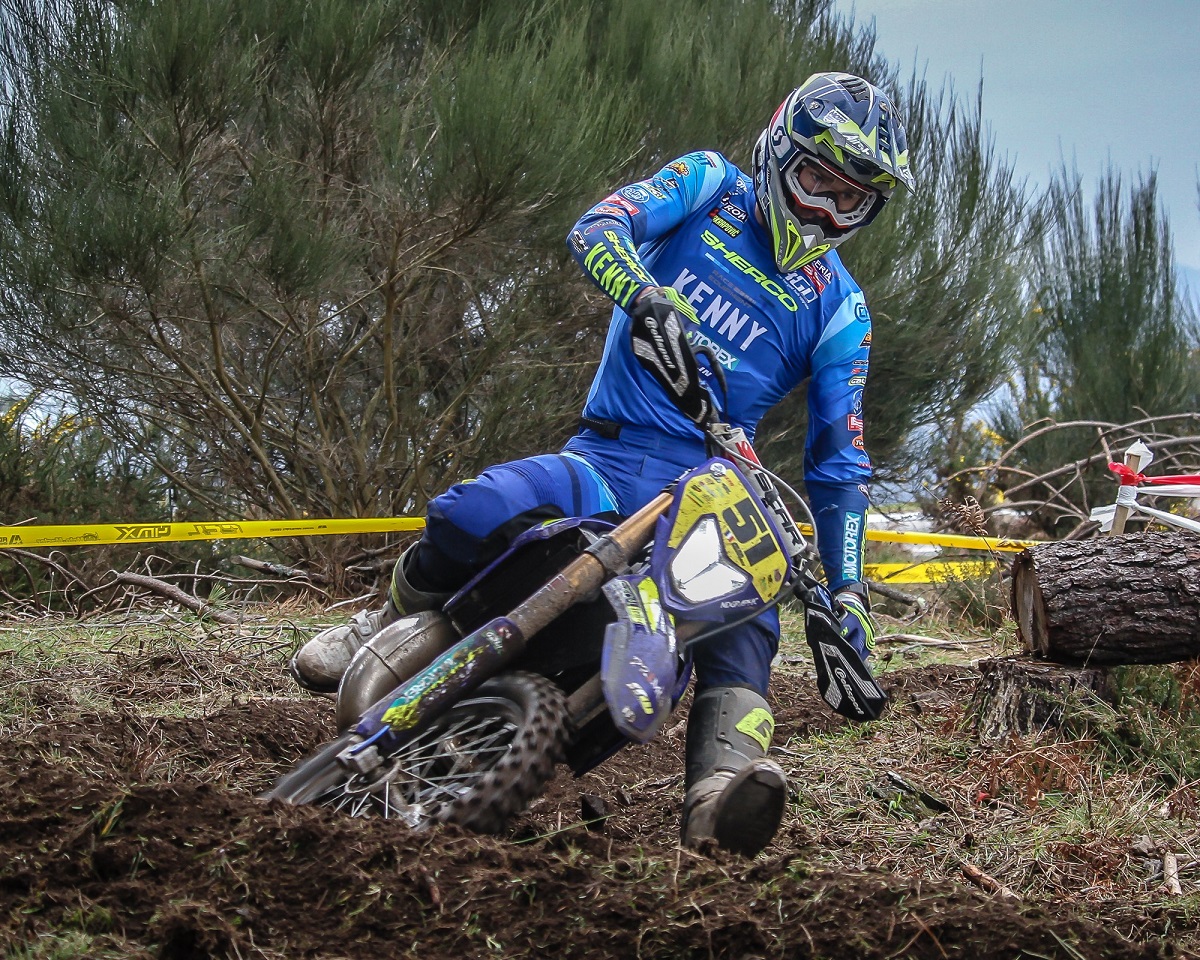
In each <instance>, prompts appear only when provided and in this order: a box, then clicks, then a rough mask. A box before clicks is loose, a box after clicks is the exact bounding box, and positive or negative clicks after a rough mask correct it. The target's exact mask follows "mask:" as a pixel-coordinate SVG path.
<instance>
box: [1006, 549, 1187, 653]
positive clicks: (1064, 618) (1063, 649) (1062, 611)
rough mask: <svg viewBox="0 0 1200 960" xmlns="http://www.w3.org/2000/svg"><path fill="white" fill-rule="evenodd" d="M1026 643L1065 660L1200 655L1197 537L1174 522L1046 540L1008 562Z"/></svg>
mask: <svg viewBox="0 0 1200 960" xmlns="http://www.w3.org/2000/svg"><path fill="white" fill-rule="evenodd" d="M1012 609H1013V614H1014V616H1015V618H1016V621H1017V628H1018V631H1019V633H1020V637H1021V640H1022V642H1023V643H1024V644H1025V647H1026V648H1027V649H1028V650H1029V651H1030V652H1031V653H1033V654H1034V655H1035V656H1038V657H1041V658H1042V659H1045V660H1052V661H1055V662H1057V663H1063V664H1083V665H1087V666H1107V665H1115V664H1133V663H1173V662H1175V661H1179V660H1190V659H1192V658H1194V657H1197V656H1200V537H1198V536H1196V535H1195V534H1190V533H1184V532H1180V531H1171V532H1167V533H1137V534H1125V535H1123V536H1119V537H1105V538H1102V539H1099V540H1075V541H1063V542H1060V543H1047V544H1045V545H1038V546H1036V547H1030V548H1029V549H1027V550H1023V551H1022V552H1021V553H1019V554H1018V555H1017V558H1016V560H1015V561H1014V562H1013V576H1012Z"/></svg>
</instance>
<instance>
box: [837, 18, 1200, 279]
mask: <svg viewBox="0 0 1200 960" xmlns="http://www.w3.org/2000/svg"><path fill="white" fill-rule="evenodd" d="M835 3H836V7H837V9H838V10H839V11H840V12H841V13H843V14H847V15H848V14H850V13H851V12H853V13H854V16H855V20H856V21H857V22H859V23H862V24H869V23H870V22H871V20H872V19H874V21H875V26H876V33H877V49H878V50H879V51H880V52H881V53H882V54H883V55H884V56H886V57H887V58H888V59H889V60H891V61H893V62H898V63H899V64H900V67H901V76H902V77H904V78H907V76H908V75H909V73H910V72H911V69H912V67H913V65H914V63H915V64H916V66H917V68H918V69H919V70H925V71H926V75H927V77H928V79H929V80H930V81H931V84H932V85H933V86H934V87H935V88H936V87H937V86H938V85H939V83H940V81H941V79H942V78H943V77H944V76H947V75H949V76H950V77H952V78H953V80H954V85H955V88H956V90H957V91H958V92H959V93H961V94H963V95H964V96H967V97H973V96H974V93H975V90H976V89H977V87H978V84H979V79H980V76H981V75H982V77H983V118H984V120H985V122H987V123H989V124H990V126H991V129H992V132H993V134H994V135H995V138H996V144H997V147H998V148H999V149H1000V151H1001V152H1003V153H1007V154H1008V155H1009V157H1010V159H1011V160H1012V161H1013V162H1014V164H1015V166H1016V168H1017V170H1018V172H1019V173H1021V174H1023V175H1027V176H1028V177H1029V179H1030V181H1031V182H1033V183H1036V184H1037V185H1038V186H1044V185H1045V184H1046V183H1047V182H1048V181H1049V178H1050V173H1051V171H1052V170H1056V169H1058V168H1059V166H1060V165H1061V162H1062V160H1064V159H1065V160H1066V162H1067V165H1068V166H1070V165H1071V164H1072V162H1074V164H1075V165H1076V167H1077V169H1078V170H1079V172H1080V174H1081V175H1082V176H1083V178H1084V182H1085V185H1086V184H1090V185H1093V186H1094V184H1095V182H1096V181H1097V180H1098V178H1099V177H1100V175H1101V174H1102V173H1103V171H1104V170H1105V169H1106V167H1107V165H1108V163H1109V161H1110V160H1111V161H1112V164H1113V165H1114V166H1115V167H1116V168H1117V169H1118V170H1120V171H1122V173H1123V174H1124V175H1125V179H1126V182H1130V181H1132V180H1133V179H1134V178H1135V177H1136V175H1137V174H1138V173H1139V172H1142V173H1146V172H1148V171H1149V170H1150V169H1152V168H1153V169H1156V170H1157V171H1158V186H1159V202H1160V203H1161V204H1162V205H1163V207H1164V209H1165V210H1166V212H1167V214H1168V216H1169V217H1170V221H1171V232H1172V235H1173V237H1174V245H1175V258H1176V261H1177V263H1178V264H1179V265H1180V267H1183V268H1187V269H1185V270H1184V271H1183V273H1184V275H1185V277H1186V278H1187V280H1188V282H1189V285H1190V286H1191V288H1192V290H1193V292H1194V293H1195V292H1198V291H1200V212H1198V211H1197V208H1196V181H1197V180H1198V179H1200V172H1198V170H1200V103H1198V100H1200V50H1198V46H1200V0H1136V2H1128V0H835ZM913 165H914V169H915V170H917V172H918V176H919V170H920V158H919V157H914V159H913Z"/></svg>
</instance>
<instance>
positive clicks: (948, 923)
mask: <svg viewBox="0 0 1200 960" xmlns="http://www.w3.org/2000/svg"><path fill="white" fill-rule="evenodd" d="M279 660H280V663H281V662H282V655H280V657H279ZM239 671H240V666H239V663H238V661H237V658H236V656H235V655H232V654H230V655H227V656H226V657H225V658H224V659H223V660H221V658H216V659H215V660H214V659H209V660H204V659H200V658H196V657H190V656H175V655H172V654H170V653H161V654H157V655H155V656H151V657H145V656H141V657H119V658H116V659H114V660H112V661H110V662H107V663H106V664H105V665H103V667H102V668H99V669H97V668H96V666H95V665H94V664H88V665H81V666H78V667H71V666H70V665H66V666H63V667H61V668H57V669H55V670H50V671H46V672H45V673H44V675H34V676H31V674H30V671H29V670H28V669H27V668H26V667H24V666H21V665H16V664H11V663H10V664H9V665H7V666H6V665H4V662H3V659H0V693H4V694H8V695H10V696H11V695H13V694H14V693H15V692H16V691H20V693H21V696H22V697H23V700H22V706H21V708H20V710H19V711H16V715H15V716H12V717H10V719H9V720H8V721H7V724H6V725H7V728H8V729H7V730H6V731H5V737H4V740H3V742H2V743H0V942H2V943H3V944H4V946H5V948H6V952H5V953H4V954H3V956H4V957H5V960H17V958H21V960H27V958H28V960H32V958H35V957H39V958H40V957H47V958H48V957H55V958H71V957H85V956H86V957H157V958H164V960H194V958H203V957H223V958H224V957H229V958H251V957H265V958H277V957H279V958H281V957H287V958H301V957H304V958H310V957H311V958H362V960H369V958H389V960H392V958H397V957H421V958H425V960H434V958H451V957H453V958H461V957H485V956H497V957H546V956H560V957H580V958H593V957H594V958H601V957H604V958H608V957H621V958H623V957H630V958H633V957H643V958H662V957H696V958H707V957H718V958H739V960H750V958H767V957H799V958H806V957H823V958H834V960H840V958H877V960H884V958H895V957H922V958H931V960H932V958H947V957H962V958H969V960H993V958H995V960H1001V958H1003V960H1012V958H1016V957H1031V958H1033V957H1040V958H1050V957H1053V958H1064V960H1078V958H1081V957H1085V958H1089V960H1094V958H1101V957H1145V958H1150V957H1177V956H1190V955H1191V954H1189V953H1187V952H1186V950H1185V949H1184V948H1183V947H1182V946H1180V945H1179V941H1177V940H1176V939H1175V938H1176V936H1178V935H1180V934H1181V933H1186V934H1187V936H1188V937H1190V938H1191V940H1189V941H1187V942H1195V929H1196V924H1195V922H1194V921H1192V920H1191V919H1190V918H1188V917H1187V916H1186V915H1181V914H1180V913H1178V912H1177V913H1175V914H1173V915H1169V914H1168V913H1166V912H1158V913H1155V911H1153V910H1150V911H1142V912H1141V913H1139V914H1138V915H1137V916H1136V917H1135V918H1134V919H1133V920H1131V919H1130V917H1129V916H1128V915H1126V914H1124V913H1122V914H1121V915H1120V916H1118V915H1116V914H1115V913H1113V914H1111V915H1106V914H1105V913H1104V912H1103V911H1099V912H1098V911H1097V910H1095V909H1093V908H1088V909H1084V908H1082V907H1081V906H1080V904H1078V903H1076V904H1069V903H1060V902H1054V901H1043V902H1033V903H1031V902H1028V901H1025V902H1017V901H1014V900H1010V899H1006V898H1003V897H1001V896H993V895H989V894H987V893H986V892H984V891H982V890H980V889H977V888H976V887H974V886H971V885H969V884H968V883H966V882H965V880H963V879H962V875H961V873H959V872H958V871H956V870H955V869H953V863H952V862H949V861H948V862H947V865H946V869H945V871H944V877H943V878H942V879H937V878H930V877H924V878H922V877H917V878H916V879H914V877H913V876H911V875H905V872H904V871H903V870H885V869H880V868H878V867H876V866H872V865H871V863H870V862H863V863H862V864H861V866H859V867H857V868H853V869H851V868H847V867H837V868H833V867H830V866H829V865H828V858H827V857H823V856H822V853H823V846H824V845H825V844H827V843H830V842H831V841H830V839H829V838H828V837H825V836H820V837H818V836H815V835H814V833H813V831H812V829H811V823H810V825H809V826H806V825H805V823H803V822H801V820H799V819H794V818H792V817H790V816H789V819H788V820H787V821H786V822H785V826H784V829H783V830H782V831H781V833H780V835H779V837H778V838H777V839H776V841H775V843H774V844H773V846H772V847H771V848H769V850H768V851H767V852H766V853H765V854H763V855H762V856H761V857H759V858H758V859H757V860H756V861H754V862H747V861H745V860H741V859H738V858H736V857H732V856H727V855H723V854H722V853H720V852H719V851H710V855H709V856H703V855H699V854H696V853H693V852H690V851H685V850H681V849H680V848H679V847H678V845H677V843H676V836H677V829H678V821H677V815H678V806H679V800H680V792H681V779H682V778H681V764H682V748H683V741H682V723H678V724H676V725H675V726H674V727H672V728H671V729H670V730H669V731H668V732H667V733H666V734H665V735H664V736H662V737H660V738H659V740H658V741H656V742H655V743H653V744H651V745H648V746H646V747H637V748H630V749H627V750H626V751H624V752H623V753H621V754H619V755H618V756H617V757H615V758H614V759H613V760H611V761H610V762H609V763H608V764H607V765H606V766H604V767H602V768H601V770H600V771H598V772H596V773H593V774H589V775H587V776H586V777H584V778H582V779H580V780H578V781H572V780H570V779H569V777H568V776H567V775H566V774H565V773H564V774H561V775H560V777H559V779H558V780H556V781H555V783H554V784H553V786H552V788H551V790H550V792H549V793H548V795H546V796H545V797H543V798H542V799H540V800H539V801H537V802H535V804H534V805H533V807H532V808H531V809H530V811H529V812H528V813H527V814H525V815H523V816H522V817H520V818H519V819H518V820H517V821H515V822H514V823H513V824H512V827H511V830H510V831H509V832H508V833H506V834H505V835H503V836H498V837H481V836H475V835H471V834H467V833H464V832H462V831H460V830H458V829H456V828H445V829H436V830H432V831H430V832H426V833H422V834H413V833H411V832H409V831H407V830H406V829H405V828H404V827H402V826H400V825H398V824H396V823H390V822H382V821H370V820H351V819H347V818H344V817H341V816H338V815H334V814H332V813H330V812H328V811H325V810H321V809H310V808H293V807H288V806H286V805H282V804H279V803H267V802H264V801H262V800H260V799H258V794H259V793H261V791H263V790H264V789H265V788H266V787H268V786H269V785H270V784H271V783H272V782H273V781H274V779H275V778H276V777H278V776H279V774H280V773H281V772H282V771H284V770H285V769H286V767H287V766H288V765H289V764H290V763H292V762H294V761H295V760H296V759H298V758H299V757H301V756H302V755H304V754H305V753H307V752H309V751H310V750H311V749H312V748H313V747H314V746H315V745H317V744H318V743H319V742H320V741H322V739H324V738H327V737H328V736H329V735H330V734H331V733H332V720H331V713H332V709H331V705H330V704H329V703H328V701H324V700H319V699H310V698H304V697H301V696H299V695H297V694H296V693H294V692H293V691H291V690H290V688H289V684H288V682H287V681H286V680H285V679H284V678H283V676H282V670H281V669H278V668H277V667H276V668H274V669H273V670H272V671H268V672H267V676H269V677H270V678H271V679H270V680H269V682H264V681H262V680H261V677H259V676H255V677H252V678H247V677H246V676H244V675H243V674H242V673H240V672H239ZM974 676H975V673H974V671H973V669H972V668H970V667H965V666H955V667H947V666H927V667H916V668H913V669H902V670H896V671H890V672H888V673H887V675H886V682H885V685H886V686H888V687H889V688H890V693H891V696H892V706H891V708H890V709H891V710H892V711H901V712H903V711H908V712H910V713H912V714H913V715H916V714H920V715H921V716H922V718H923V722H926V723H928V722H930V716H931V712H936V710H942V711H943V713H944V714H945V716H943V717H942V720H946V719H947V718H949V719H953V716H952V715H953V714H954V712H955V711H960V712H961V709H962V701H963V699H964V693H969V690H970V688H971V686H972V684H973V682H974V680H973V678H974ZM214 688H218V689H222V690H224V694H223V695H222V696H221V697H217V698H213V697H211V696H210V694H211V691H212V690H213V689H214ZM952 689H953V690H954V691H955V692H954V695H953V696H952V697H947V696H945V694H946V692H947V691H950V690H952ZM199 691H206V694H205V697H206V698H204V697H201V694H200V693H199ZM189 701H193V706H194V704H195V703H200V702H201V701H203V707H202V709H200V711H199V714H198V715H197V713H196V711H195V710H191V711H189V710H188V709H187V705H188V703H189ZM97 704H100V705H101V708H100V709H96V708H95V707H96V705H97ZM931 704H932V706H931ZM775 708H776V711H777V720H778V732H777V738H776V742H777V743H780V744H787V751H786V752H785V753H783V754H781V757H782V761H783V762H784V764H785V766H787V767H789V770H790V773H791V776H792V778H793V780H794V781H795V782H796V783H797V785H798V786H799V787H800V788H801V789H803V788H804V786H805V783H806V778H809V779H811V777H810V775H809V774H806V771H805V769H804V761H803V755H804V752H805V747H806V745H810V746H812V747H813V749H820V741H821V738H822V737H828V736H830V735H832V734H836V733H837V732H838V730H839V728H840V727H841V724H842V722H841V721H840V720H839V719H837V718H836V717H834V716H833V715H832V714H831V713H830V712H829V711H828V710H827V709H826V708H825V706H824V705H823V704H822V703H821V702H820V701H819V700H818V699H817V697H816V694H815V693H814V692H813V691H812V690H811V687H810V685H809V684H807V683H806V682H805V681H804V680H803V678H802V677H801V676H800V675H799V674H794V675H788V674H784V675H781V676H780V678H779V681H778V682H777V684H776V690H775ZM10 712H11V708H10ZM679 719H680V720H682V714H680V716H679ZM585 811H586V814H585ZM598 815H599V816H604V817H605V819H602V820H596V817H597V816H598ZM585 818H586V819H588V820H591V821H593V822H590V823H585V822H584V820H585ZM970 842H971V839H970V837H969V836H963V837H960V838H957V839H956V840H955V841H954V843H955V844H957V845H959V846H961V847H963V848H966V847H968V846H969V845H970ZM850 853H851V854H852V851H850ZM850 859H853V858H852V856H851V857H850ZM1185 940H1186V938H1185Z"/></svg>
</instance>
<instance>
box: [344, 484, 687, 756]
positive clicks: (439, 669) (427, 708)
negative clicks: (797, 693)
mask: <svg viewBox="0 0 1200 960" xmlns="http://www.w3.org/2000/svg"><path fill="white" fill-rule="evenodd" d="M673 499H674V497H673V495H672V494H671V493H661V494H659V495H658V496H657V497H655V498H654V499H653V500H651V501H650V503H648V504H646V506H644V507H642V509H641V510H639V511H638V512H637V513H635V514H633V516H631V517H630V518H629V519H628V520H625V521H624V522H623V523H621V524H620V525H619V526H618V527H616V528H615V529H613V530H610V531H609V532H608V533H606V534H604V535H603V536H601V537H600V538H598V539H597V540H596V542H595V543H593V544H591V545H590V546H588V547H587V549H586V550H585V551H584V552H583V553H581V554H580V555H579V556H578V557H576V558H575V559H574V560H572V561H571V562H570V563H569V564H567V565H566V566H565V567H564V568H563V569H562V570H561V571H560V572H559V573H557V574H555V575H554V576H553V577H552V578H551V579H550V580H548V581H547V582H546V583H545V584H544V585H543V586H542V587H540V588H539V589H538V590H537V591H536V592H534V593H533V595H532V596H530V597H529V598H528V599H527V600H526V601H525V602H524V603H522V604H521V605H520V606H518V607H517V608H516V609H515V610H513V611H511V612H510V613H509V614H508V616H506V617H497V618H496V619H495V620H492V621H490V622H489V623H486V624H484V625H483V626H482V627H480V628H479V629H478V630H476V631H474V632H473V633H470V634H468V635H467V636H466V637H464V638H463V639H462V640H460V641H459V642H458V643H456V644H455V645H454V646H453V647H451V648H450V649H449V650H447V651H446V652H445V653H443V654H442V655H441V656H439V657H438V658H437V659H436V660H434V661H433V662H432V663H431V664H430V665H429V666H428V667H426V668H425V669H424V670H422V671H421V672H420V673H418V674H416V675H415V676H413V677H412V678H411V679H409V680H407V681H405V682H404V683H402V684H401V685H400V686H399V687H397V688H395V689H394V690H392V692H391V693H389V694H387V696H385V697H383V698H382V699H381V700H379V701H377V702H376V703H375V704H373V705H372V706H371V707H369V708H368V709H367V711H366V712H365V713H364V714H363V715H362V717H361V718H360V719H359V721H358V724H357V725H356V726H355V728H354V732H355V733H356V734H358V736H360V737H362V738H363V739H362V741H360V742H358V743H356V744H354V745H353V746H351V747H348V748H347V749H346V750H344V751H343V752H342V753H341V754H339V755H338V759H339V760H340V761H341V763H342V764H343V765H345V766H346V767H349V768H350V769H352V770H354V771H356V772H357V773H360V774H363V775H367V774H370V773H371V772H372V771H373V770H375V769H376V768H378V767H379V766H380V765H381V764H382V763H383V762H384V758H386V757H389V756H391V755H392V754H393V753H395V752H396V751H397V750H399V749H400V747H401V746H403V745H404V743H406V742H407V741H409V740H411V739H413V738H414V737H416V736H417V735H418V734H419V733H420V732H421V731H422V730H423V729H425V728H426V727H427V726H428V725H429V724H430V723H432V722H433V721H434V720H435V719H437V718H438V717H439V716H441V715H442V714H443V713H445V712H446V710H448V709H449V708H450V707H451V706H452V705H453V704H455V703H458V702H459V701H460V700H462V699H463V698H464V697H466V696H467V695H468V694H470V693H472V692H474V691H475V690H476V689H477V688H478V687H479V686H480V685H482V684H483V683H484V681H486V680H489V679H490V678H492V677H494V676H496V675H497V674H498V673H500V672H501V671H502V670H503V669H504V668H505V667H506V666H507V665H508V664H509V663H511V662H512V661H513V660H514V659H516V658H517V657H518V656H520V655H521V653H522V651H524V649H525V644H526V642H527V641H528V639H529V638H530V637H532V636H534V635H535V634H536V633H537V632H538V631H539V630H541V629H543V628H544V627H546V626H547V625H548V624H550V623H551V622H553V621H554V620H555V619H556V618H558V617H559V616H560V615H561V614H562V613H563V612H564V611H566V610H567V609H568V608H569V607H571V606H573V605H574V604H575V603H576V602H578V601H579V600H580V599H582V598H584V597H587V596H589V595H591V594H593V593H594V592H595V591H596V590H598V589H600V587H601V585H603V583H604V582H605V581H606V580H608V579H609V578H611V577H614V576H616V575H618V574H619V573H622V572H623V571H624V570H625V569H626V568H628V566H629V564H630V563H631V561H632V559H633V557H634V556H635V555H636V554H637V553H638V551H640V550H641V549H642V548H643V547H644V546H645V545H646V544H647V543H649V542H650V538H651V537H652V536H653V534H654V525H655V523H656V522H657V520H658V518H659V517H660V516H661V515H662V514H664V513H665V512H666V511H667V509H668V508H669V507H670V505H671V502H672V500H673Z"/></svg>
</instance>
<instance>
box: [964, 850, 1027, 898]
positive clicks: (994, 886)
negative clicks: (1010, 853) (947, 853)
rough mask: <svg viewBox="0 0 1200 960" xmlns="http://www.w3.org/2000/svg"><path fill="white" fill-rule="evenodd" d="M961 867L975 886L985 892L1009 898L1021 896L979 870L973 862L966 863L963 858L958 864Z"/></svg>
mask: <svg viewBox="0 0 1200 960" xmlns="http://www.w3.org/2000/svg"><path fill="white" fill-rule="evenodd" d="M959 866H960V867H961V868H962V874H963V876H964V877H966V878H967V879H968V880H970V881H971V882H972V883H973V884H975V886H977V887H978V888H979V889H980V890H983V891H984V892H986V893H996V894H999V895H1000V896H1002V897H1008V898H1009V899H1011V900H1020V899H1021V897H1020V895H1019V894H1018V893H1016V891H1014V890H1011V889H1009V888H1008V887H1006V886H1005V885H1004V884H1002V883H1001V882H1000V881H999V880H997V879H996V878H995V877H992V876H989V875H988V874H986V873H984V872H983V871H982V870H980V869H979V868H978V867H977V866H975V865H974V864H973V863H967V862H966V861H965V860H964V861H963V862H962V863H960V864H959Z"/></svg>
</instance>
